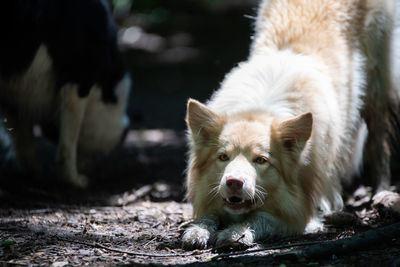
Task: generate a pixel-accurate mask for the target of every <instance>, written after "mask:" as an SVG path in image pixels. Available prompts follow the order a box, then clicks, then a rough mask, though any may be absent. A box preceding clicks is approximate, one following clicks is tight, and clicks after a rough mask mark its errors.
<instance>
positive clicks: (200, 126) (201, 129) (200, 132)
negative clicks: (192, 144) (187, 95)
mask: <svg viewBox="0 0 400 267" xmlns="http://www.w3.org/2000/svg"><path fill="white" fill-rule="evenodd" d="M222 121H223V118H222V116H220V115H218V114H216V113H215V112H213V111H212V110H211V109H209V108H208V107H206V106H205V105H204V104H202V103H200V102H199V101H197V100H194V99H189V101H188V104H187V114H186V123H187V125H188V128H189V129H190V131H191V133H192V135H193V137H194V138H195V139H196V138H198V137H203V138H210V137H212V136H215V135H217V134H218V133H219V132H220V131H221V128H222Z"/></svg>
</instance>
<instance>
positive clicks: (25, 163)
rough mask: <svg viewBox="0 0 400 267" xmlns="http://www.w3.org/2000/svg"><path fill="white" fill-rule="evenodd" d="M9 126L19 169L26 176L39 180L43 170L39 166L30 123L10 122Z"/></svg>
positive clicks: (20, 120)
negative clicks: (25, 173)
mask: <svg viewBox="0 0 400 267" xmlns="http://www.w3.org/2000/svg"><path fill="white" fill-rule="evenodd" d="M9 125H10V126H11V127H12V132H11V136H12V138H13V142H14V148H15V152H16V156H17V159H18V161H19V163H20V164H21V167H22V168H23V170H24V171H25V172H27V174H29V175H33V176H34V177H35V178H39V179H40V178H41V176H42V175H43V169H42V167H41V165H40V160H39V155H38V152H37V147H36V143H35V137H34V135H33V125H32V123H30V122H28V121H26V120H23V119H18V120H15V121H13V120H11V121H10V124H9Z"/></svg>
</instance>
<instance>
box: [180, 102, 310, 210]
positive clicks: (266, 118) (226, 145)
mask: <svg viewBox="0 0 400 267" xmlns="http://www.w3.org/2000/svg"><path fill="white" fill-rule="evenodd" d="M187 124H188V128H189V138H190V141H191V153H190V157H191V158H190V166H189V173H188V184H187V187H188V198H189V200H190V201H191V202H192V203H193V205H194V210H195V214H196V215H197V216H200V217H201V216H202V215H203V214H204V213H205V212H206V211H210V209H217V210H222V209H223V210H225V212H227V213H229V214H245V213H248V212H249V211H251V210H254V209H256V208H260V207H261V208H262V209H264V210H266V211H268V212H271V213H285V212H284V211H283V210H282V209H286V208H288V209H290V208H293V207H295V206H296V205H294V206H293V205H291V203H289V202H291V201H297V200H298V198H296V194H301V193H299V190H300V189H299V188H300V187H301V185H300V182H299V181H297V179H296V178H297V172H298V162H299V160H300V157H301V155H302V151H303V150H304V148H305V146H306V143H307V140H308V139H309V138H310V136H311V131H312V115H311V113H304V114H302V115H300V116H297V117H294V118H291V119H288V120H279V119H277V118H275V117H274V116H271V115H268V114H265V112H261V111H250V112H244V113H239V114H233V115H227V114H217V113H215V112H213V111H212V110H211V109H209V108H208V107H206V106H205V105H203V104H201V103H199V102H197V101H195V100H189V102H188V111H187ZM297 197H299V196H297ZM296 199H297V200H296ZM300 199H301V198H300ZM285 205H286V206H288V207H285ZM275 209H277V210H275Z"/></svg>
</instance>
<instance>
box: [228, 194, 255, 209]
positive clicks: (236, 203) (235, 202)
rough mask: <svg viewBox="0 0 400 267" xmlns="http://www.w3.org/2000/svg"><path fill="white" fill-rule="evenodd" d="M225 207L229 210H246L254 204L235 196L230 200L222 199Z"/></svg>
mask: <svg viewBox="0 0 400 267" xmlns="http://www.w3.org/2000/svg"><path fill="white" fill-rule="evenodd" d="M224 203H225V206H226V207H228V208H229V209H231V210H241V209H245V210H248V209H250V208H251V206H253V205H254V204H255V203H254V201H253V200H251V199H243V198H240V197H237V196H233V197H230V198H224Z"/></svg>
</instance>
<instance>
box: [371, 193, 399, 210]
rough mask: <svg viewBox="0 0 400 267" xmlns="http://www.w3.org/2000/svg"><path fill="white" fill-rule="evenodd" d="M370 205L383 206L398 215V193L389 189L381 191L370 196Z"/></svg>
mask: <svg viewBox="0 0 400 267" xmlns="http://www.w3.org/2000/svg"><path fill="white" fill-rule="evenodd" d="M372 206H373V207H375V208H380V207H383V208H384V209H386V210H388V211H389V212H393V213H395V214H397V215H400V194H398V193H395V192H391V191H381V192H379V193H377V194H376V195H375V196H374V197H373V198H372Z"/></svg>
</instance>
